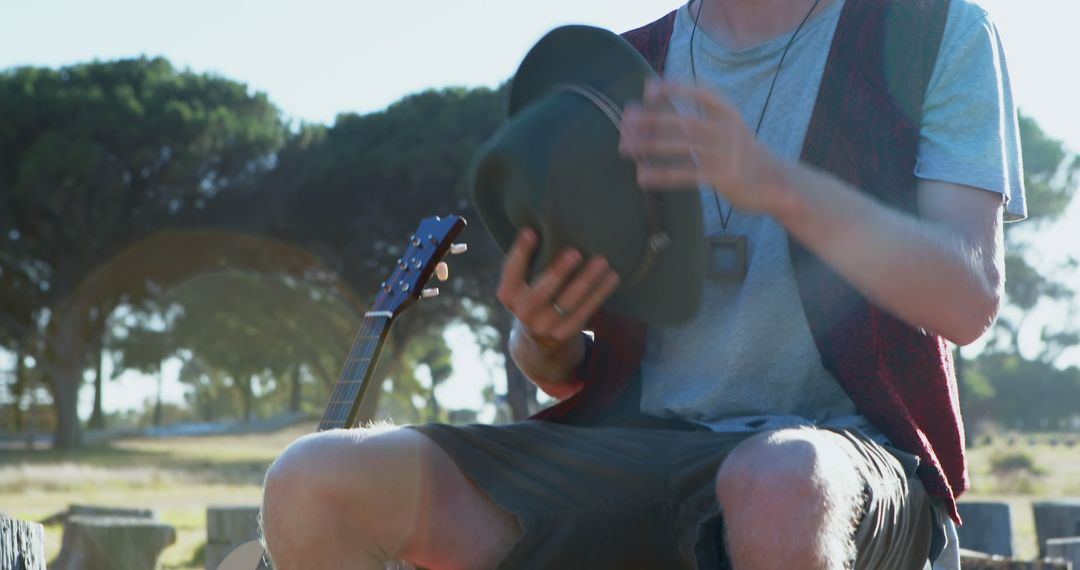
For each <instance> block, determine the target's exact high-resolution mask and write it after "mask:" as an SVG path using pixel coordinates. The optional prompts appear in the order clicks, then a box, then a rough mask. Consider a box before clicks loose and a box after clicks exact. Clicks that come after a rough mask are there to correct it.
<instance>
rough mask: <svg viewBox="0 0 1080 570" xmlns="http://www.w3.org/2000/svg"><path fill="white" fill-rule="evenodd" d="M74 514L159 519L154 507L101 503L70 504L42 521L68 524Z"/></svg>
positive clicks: (50, 523) (43, 522)
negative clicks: (109, 505) (101, 504)
mask: <svg viewBox="0 0 1080 570" xmlns="http://www.w3.org/2000/svg"><path fill="white" fill-rule="evenodd" d="M72 516H87V517H126V518H137V519H150V520H157V512H156V511H154V510H153V509H134V508H130V507H103V506H100V505H69V506H68V508H67V509H66V510H64V511H61V512H59V513H56V514H54V515H51V516H49V517H48V518H46V519H45V520H43V521H41V524H43V525H46V526H48V525H52V524H67V520H68V518H69V517H72Z"/></svg>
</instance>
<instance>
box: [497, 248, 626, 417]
mask: <svg viewBox="0 0 1080 570" xmlns="http://www.w3.org/2000/svg"><path fill="white" fill-rule="evenodd" d="M539 241H540V240H539V236H537V234H536V232H535V231H533V230H532V229H530V228H523V229H522V230H521V232H519V233H518V236H517V239H516V240H515V241H514V245H513V246H512V247H511V248H510V252H509V253H508V254H507V256H506V262H505V263H504V265H503V271H502V277H501V278H500V280H499V288H498V291H497V292H496V297H498V299H499V301H500V302H502V304H503V305H506V308H508V309H510V312H511V313H513V314H514V316H515V317H516V318H517V323H516V324H515V328H514V332H513V333H512V334H511V343H510V352H511V356H513V358H514V361H515V362H516V363H517V364H518V366H519V367H520V368H521V370H522V372H524V373H525V375H526V376H528V377H529V378H530V379H531V380H533V381H534V382H536V383H537V384H538V385H539V386H540V387H541V388H542V389H543V390H544V391H545V392H548V393H549V394H551V395H553V396H556V397H565V396H566V395H567V388H566V386H565V384H566V382H567V381H568V379H569V375H570V373H571V372H572V371H573V369H574V368H575V367H577V366H578V365H579V364H580V363H581V359H582V358H583V357H584V345H583V341H582V340H581V331H582V329H583V328H584V327H585V323H586V322H587V321H588V320H589V317H591V316H592V315H593V313H595V312H596V310H597V309H598V308H599V307H600V305H601V304H603V302H604V301H605V300H606V299H607V298H608V297H609V296H610V295H611V293H612V292H613V291H615V287H616V286H617V285H618V283H619V276H618V275H617V274H616V273H615V271H614V270H613V269H612V268H611V267H610V265H609V264H608V262H607V260H606V259H604V258H602V257H594V258H593V259H590V260H589V261H588V263H586V264H585V266H584V267H581V265H582V261H583V259H582V255H581V252H579V251H577V250H574V249H567V250H564V251H562V252H561V253H560V254H559V256H558V257H556V258H555V261H553V262H552V264H551V265H550V266H549V267H547V268H546V269H545V270H544V271H543V273H541V274H540V275H539V276H537V277H536V279H535V280H533V282H532V283H526V282H525V276H526V272H527V269H528V266H529V260H530V259H531V258H532V254H533V252H534V251H536V246H537V244H538V243H539ZM579 268H580V270H579ZM560 385H562V386H560ZM575 389H576V388H575Z"/></svg>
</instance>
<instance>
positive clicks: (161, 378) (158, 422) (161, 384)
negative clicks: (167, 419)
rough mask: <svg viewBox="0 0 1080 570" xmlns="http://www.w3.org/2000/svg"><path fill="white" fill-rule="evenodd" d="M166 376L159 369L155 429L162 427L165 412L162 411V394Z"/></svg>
mask: <svg viewBox="0 0 1080 570" xmlns="http://www.w3.org/2000/svg"><path fill="white" fill-rule="evenodd" d="M164 376H165V375H164V374H163V373H162V371H161V370H160V369H159V370H158V373H157V401H156V402H154V427H161V423H162V420H163V418H162V415H163V410H162V409H161V393H162V392H163V391H164V389H165V386H164V383H165V382H164Z"/></svg>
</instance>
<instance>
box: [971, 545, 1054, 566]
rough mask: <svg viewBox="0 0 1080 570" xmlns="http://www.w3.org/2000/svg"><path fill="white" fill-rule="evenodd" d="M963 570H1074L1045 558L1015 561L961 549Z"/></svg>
mask: <svg viewBox="0 0 1080 570" xmlns="http://www.w3.org/2000/svg"><path fill="white" fill-rule="evenodd" d="M960 569H961V570H1072V565H1071V564H1069V563H1068V562H1067V561H1065V560H1061V559H1050V558H1043V559H1040V560H1013V559H1011V558H1006V557H1004V556H993V555H990V554H984V553H982V552H974V551H971V550H966V549H963V548H961V549H960Z"/></svg>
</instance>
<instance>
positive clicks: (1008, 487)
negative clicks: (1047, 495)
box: [990, 451, 1046, 495]
mask: <svg viewBox="0 0 1080 570" xmlns="http://www.w3.org/2000/svg"><path fill="white" fill-rule="evenodd" d="M990 473H991V474H992V475H993V476H994V479H995V480H996V485H995V486H996V487H997V491H998V492H999V493H1010V494H1018V495H1035V494H1038V493H1039V492H1040V485H1039V481H1038V479H1039V478H1040V477H1042V476H1043V475H1046V470H1045V469H1043V468H1042V467H1040V466H1039V465H1038V464H1037V463H1036V462H1035V458H1034V457H1032V456H1031V455H1030V454H1029V453H1026V452H1023V451H1002V452H998V453H995V454H994V455H993V456H991V457H990Z"/></svg>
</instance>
